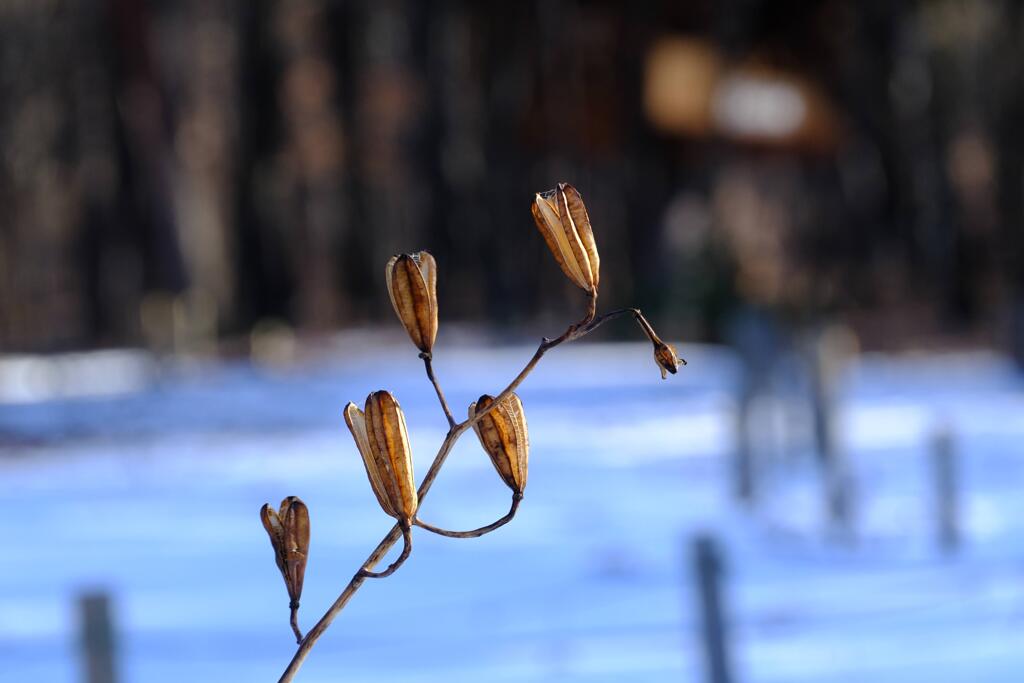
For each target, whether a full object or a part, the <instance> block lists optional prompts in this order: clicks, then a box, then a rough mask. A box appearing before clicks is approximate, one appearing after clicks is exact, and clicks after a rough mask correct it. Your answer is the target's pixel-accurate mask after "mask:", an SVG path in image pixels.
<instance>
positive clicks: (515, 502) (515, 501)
mask: <svg viewBox="0 0 1024 683" xmlns="http://www.w3.org/2000/svg"><path fill="white" fill-rule="evenodd" d="M522 500H523V494H521V493H513V494H512V507H511V508H509V511H508V514H506V515H505V516H504V517H502V518H501V519H499V520H497V521H494V522H491V523H490V524H488V525H487V526H482V527H480V528H479V529H473V530H472V531H449V530H448V529H441V528H439V527H436V526H434V525H433V524H427V523H426V522H424V521H421V520H419V519H414V520H413V522H412V523H413V524H415V525H416V526H418V527H420V528H422V529H426V530H427V531H431V532H433V533H435V534H437V535H439V536H447V537H448V538H479V537H480V536H484V535H486V534H489V533H491V532H492V531H494V530H495V529H500V528H501V527H503V526H505V525H506V524H508V523H509V522H511V521H512V519H513V518H514V517H515V516H516V511H517V510H519V503H520V501H522Z"/></svg>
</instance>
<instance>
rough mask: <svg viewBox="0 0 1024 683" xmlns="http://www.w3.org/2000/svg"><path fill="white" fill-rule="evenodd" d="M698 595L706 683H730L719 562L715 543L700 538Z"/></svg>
mask: <svg viewBox="0 0 1024 683" xmlns="http://www.w3.org/2000/svg"><path fill="white" fill-rule="evenodd" d="M693 560H694V569H695V573H694V575H695V578H696V583H697V585H696V588H697V593H698V595H699V596H700V611H701V625H702V630H703V638H704V651H705V655H706V660H707V682H708V683H730V682H731V681H732V676H731V675H730V669H729V655H728V647H727V643H726V638H727V634H726V624H725V616H724V614H723V609H722V592H721V576H722V569H723V567H722V560H721V557H720V555H719V551H718V547H717V544H716V543H715V540H714V539H713V538H712V537H711V536H708V535H703V534H701V535H699V536H697V537H696V538H695V539H694V541H693Z"/></svg>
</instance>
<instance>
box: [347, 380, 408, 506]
mask: <svg viewBox="0 0 1024 683" xmlns="http://www.w3.org/2000/svg"><path fill="white" fill-rule="evenodd" d="M345 424H347V425H348V428H349V431H351V432H352V438H354V439H355V442H356V447H357V448H358V449H359V455H361V456H362V458H363V465H364V466H365V467H366V475H367V477H369V479H370V487H371V488H372V489H373V493H374V495H376V496H377V502H378V503H380V507H381V509H383V510H384V512H385V513H387V514H388V515H391V516H392V517H394V518H395V519H397V520H400V521H405V522H411V520H412V519H413V517H415V516H416V507H417V505H418V501H417V497H416V484H415V482H414V480H413V469H412V450H411V448H410V447H409V433H408V430H407V429H406V426H405V415H404V414H403V413H402V408H401V406H399V405H398V401H397V400H395V397H394V396H392V395H391V393H390V392H388V391H375V392H373V393H372V394H370V395H369V396H367V397H366V404H365V410H359V408H357V407H356V405H355V404H354V403H349V404H348V405H347V406H345Z"/></svg>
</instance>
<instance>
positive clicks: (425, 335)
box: [384, 251, 437, 353]
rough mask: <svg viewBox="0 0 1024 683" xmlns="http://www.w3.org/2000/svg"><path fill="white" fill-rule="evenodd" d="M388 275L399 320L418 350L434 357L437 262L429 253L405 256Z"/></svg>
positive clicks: (387, 269)
mask: <svg viewBox="0 0 1024 683" xmlns="http://www.w3.org/2000/svg"><path fill="white" fill-rule="evenodd" d="M384 272H385V275H386V277H387V284H388V294H389V295H390V296H391V305H392V306H394V307H395V313H396V314H397V315H398V319H399V320H401V321H402V325H404V326H405V331H406V332H408V333H409V338H410V339H411V340H412V343H413V344H415V345H416V348H418V349H419V350H420V351H422V352H423V353H430V350H431V349H432V348H433V347H434V338H435V337H436V336H437V262H436V261H434V257H433V256H431V255H430V254H429V253H427V252H425V251H421V252H419V253H417V254H401V255H399V256H392V257H391V260H390V261H388V265H387V266H386V267H385V271H384Z"/></svg>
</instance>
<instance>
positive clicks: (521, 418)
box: [469, 393, 530, 496]
mask: <svg viewBox="0 0 1024 683" xmlns="http://www.w3.org/2000/svg"><path fill="white" fill-rule="evenodd" d="M493 403H494V397H493V396H488V395H487V394H484V395H483V396H481V397H480V398H478V399H477V400H476V403H472V404H470V406H469V417H470V419H472V418H473V417H475V416H476V414H477V411H483V410H485V409H486V408H489V407H490V406H491V405H492V404H493ZM473 431H475V432H476V435H477V437H479V439H480V445H481V446H483V448H484V450H485V451H487V455H488V456H490V458H491V462H492V463H493V464H494V469H496V470H497V471H498V475H499V476H500V477H501V479H502V481H504V482H505V484H506V485H507V486H508V487H509V488H510V489H512V491H513V492H514V493H515V494H517V495H519V496H522V495H523V490H524V489H525V488H526V475H527V471H528V467H529V458H530V436H529V434H528V433H527V431H526V414H525V413H524V412H523V403H522V401H520V400H519V397H518V396H516V395H515V394H514V393H513V394H509V395H508V398H506V399H505V400H503V401H502V402H501V404H500V405H498V407H496V408H494V409H493V410H492V411H491V412H489V413H487V414H486V415H484V416H483V417H481V418H480V419H479V420H478V421H477V422H475V423H474V424H473Z"/></svg>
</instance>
